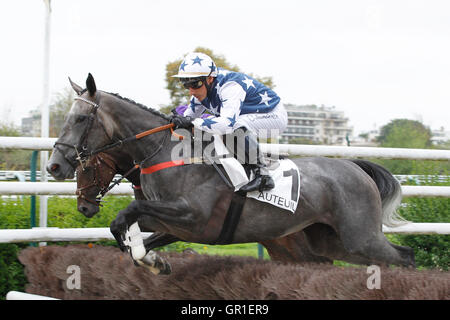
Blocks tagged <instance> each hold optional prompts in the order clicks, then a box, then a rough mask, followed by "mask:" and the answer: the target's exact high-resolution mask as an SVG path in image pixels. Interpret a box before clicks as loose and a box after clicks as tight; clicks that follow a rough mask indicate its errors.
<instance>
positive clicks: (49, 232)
mask: <svg viewBox="0 0 450 320" xmlns="http://www.w3.org/2000/svg"><path fill="white" fill-rule="evenodd" d="M55 141H56V139H55V138H29V137H0V149H25V150H40V151H42V150H51V149H52V148H53V145H54V143H55ZM261 149H262V150H263V151H264V152H270V153H272V154H289V155H296V156H324V157H344V158H385V159H415V160H439V161H449V160H450V150H428V149H427V150H425V149H402V148H372V147H344V146H342V147H341V146H310V145H289V144H262V145H261ZM75 190H76V183H73V182H0V195H62V196H63V195H66V196H73V195H74V194H75ZM402 192H403V196H404V197H450V187H438V186H402ZM109 193H110V194H112V195H132V194H133V190H132V189H131V185H130V184H128V183H123V184H121V185H119V186H116V187H115V188H113V189H112V190H111V191H110V192H109ZM383 232H385V233H403V234H450V223H410V224H406V225H403V226H400V227H396V228H389V227H386V226H383ZM150 234H151V233H144V235H145V236H147V235H150ZM100 240H114V237H113V236H112V234H111V233H110V231H109V228H73V229H59V228H33V229H6V230H0V243H7V242H9V243H14V242H40V241H100Z"/></svg>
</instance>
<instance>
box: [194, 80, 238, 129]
mask: <svg viewBox="0 0 450 320" xmlns="http://www.w3.org/2000/svg"><path fill="white" fill-rule="evenodd" d="M245 95H246V93H245V91H244V89H242V87H241V86H240V85H239V84H238V83H236V82H234V81H230V82H227V83H226V84H224V85H223V86H222V87H221V88H220V92H219V97H220V99H221V101H222V107H221V110H220V116H210V117H207V118H206V119H195V120H194V121H193V122H192V124H193V125H194V126H195V127H196V128H198V129H200V130H203V131H205V132H209V133H212V134H219V135H224V134H228V133H231V132H233V131H234V130H233V128H234V124H235V122H236V121H237V119H238V117H239V114H240V112H241V106H242V103H243V101H244V100H245Z"/></svg>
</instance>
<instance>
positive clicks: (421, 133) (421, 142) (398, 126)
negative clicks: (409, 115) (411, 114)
mask: <svg viewBox="0 0 450 320" xmlns="http://www.w3.org/2000/svg"><path fill="white" fill-rule="evenodd" d="M378 142H380V146H381V147H385V148H419V149H423V148H428V147H430V146H431V131H430V129H429V128H426V127H425V126H424V125H423V124H422V123H420V122H419V121H415V120H408V119H395V120H392V121H391V122H389V123H388V124H387V125H385V126H383V127H382V128H381V130H380V136H379V137H378Z"/></svg>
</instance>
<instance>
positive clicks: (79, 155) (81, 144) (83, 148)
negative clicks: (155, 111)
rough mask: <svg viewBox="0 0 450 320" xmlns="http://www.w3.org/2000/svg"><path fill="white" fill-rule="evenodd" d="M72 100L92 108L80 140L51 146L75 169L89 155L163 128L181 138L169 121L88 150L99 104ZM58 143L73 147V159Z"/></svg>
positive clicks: (82, 164)
mask: <svg viewBox="0 0 450 320" xmlns="http://www.w3.org/2000/svg"><path fill="white" fill-rule="evenodd" d="M74 100H81V101H83V102H85V103H87V104H89V105H91V106H92V109H91V111H90V113H89V114H88V115H87V117H88V123H87V125H86V129H85V130H84V132H83V134H82V135H81V136H80V140H79V141H78V144H75V145H71V144H68V143H65V142H60V141H56V142H55V144H54V146H53V147H54V148H55V149H57V150H58V151H59V152H61V153H62V154H63V155H64V158H65V159H66V161H67V162H68V163H69V164H70V165H71V166H72V168H74V169H76V167H77V166H78V164H77V163H78V162H79V164H80V165H81V167H82V168H83V169H84V164H85V163H86V161H87V160H88V159H89V157H90V156H93V155H96V154H98V153H100V152H104V151H106V150H109V149H112V148H115V147H117V146H122V145H123V144H124V143H128V142H132V141H135V140H139V139H141V138H143V137H146V136H148V135H151V134H153V133H157V132H160V131H164V130H168V129H170V131H171V133H172V135H174V136H176V137H177V138H178V139H179V140H182V139H183V136H180V135H178V134H176V133H175V132H174V131H173V128H174V126H175V125H174V124H173V123H169V124H166V125H163V126H160V127H156V128H153V129H150V130H147V131H144V132H141V133H139V134H136V135H134V136H130V137H127V138H125V139H123V140H120V139H119V140H118V141H116V142H113V143H111V144H107V145H105V146H103V147H100V148H98V149H95V150H92V151H89V150H88V148H87V137H88V135H89V132H90V130H91V128H92V124H93V123H94V121H95V120H96V119H97V120H98V117H97V110H98V109H99V108H100V105H99V104H97V103H95V102H93V101H91V100H88V99H85V98H83V97H75V98H74ZM98 122H99V123H100V124H101V126H102V128H103V130H104V131H105V133H106V136H107V137H109V135H108V133H107V131H106V128H105V126H104V125H103V123H102V122H101V121H99V120H98ZM109 138H110V140H112V138H111V137H109ZM164 142H165V139H164V141H163V143H161V145H160V146H159V147H158V148H157V150H156V152H154V153H153V154H152V155H151V156H150V157H153V156H154V155H156V154H157V153H158V152H159V151H160V150H161V149H162V146H163V144H164ZM58 145H62V146H65V147H68V148H73V149H75V153H76V156H75V157H74V158H73V159H71V158H68V157H67V156H66V155H65V154H64V152H62V151H61V150H59V149H58ZM150 157H147V159H148V158H150Z"/></svg>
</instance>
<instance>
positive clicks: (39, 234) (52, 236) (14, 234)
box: [0, 228, 152, 243]
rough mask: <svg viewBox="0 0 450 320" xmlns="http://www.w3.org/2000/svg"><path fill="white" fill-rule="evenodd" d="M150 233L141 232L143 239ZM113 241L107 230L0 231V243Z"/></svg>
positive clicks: (49, 229)
mask: <svg viewBox="0 0 450 320" xmlns="http://www.w3.org/2000/svg"><path fill="white" fill-rule="evenodd" d="M150 235H152V232H142V236H143V237H144V238H147V237H149V236H150ZM105 240H115V238H114V236H113V235H112V233H111V231H110V230H109V228H62V229H60V228H33V229H0V243H19V242H42V241H105Z"/></svg>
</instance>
